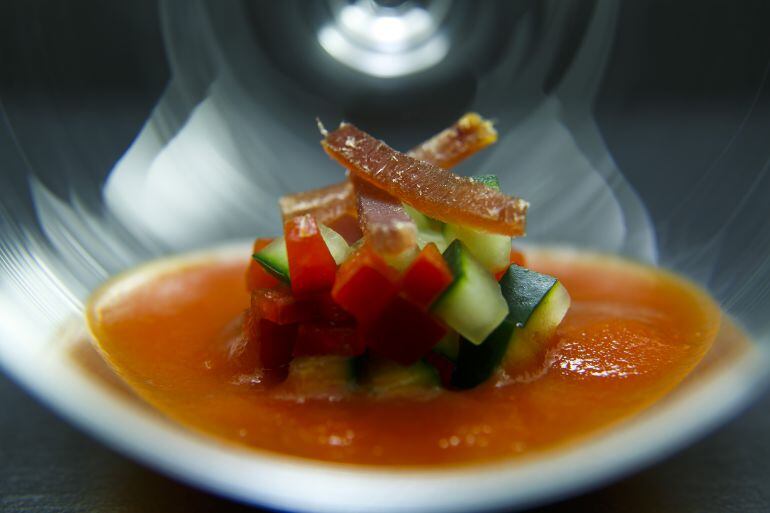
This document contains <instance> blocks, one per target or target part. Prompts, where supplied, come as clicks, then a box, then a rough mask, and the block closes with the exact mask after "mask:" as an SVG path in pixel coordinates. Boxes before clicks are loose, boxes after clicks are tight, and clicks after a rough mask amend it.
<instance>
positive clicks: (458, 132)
mask: <svg viewBox="0 0 770 513" xmlns="http://www.w3.org/2000/svg"><path fill="white" fill-rule="evenodd" d="M495 141H497V132H496V131H495V129H494V127H493V126H492V123H491V122H490V121H488V120H485V119H484V118H482V117H481V116H479V115H478V114H476V113H475V112H470V113H468V114H465V115H464V116H463V117H462V118H460V119H459V120H458V121H457V122H456V123H455V124H453V125H452V126H450V127H449V128H447V129H445V130H443V131H441V132H439V133H438V134H436V135H434V136H433V137H431V138H430V139H428V140H427V141H425V142H423V143H422V144H420V145H419V146H416V147H415V148H412V150H410V151H409V153H408V154H409V155H410V156H412V157H414V158H416V159H419V160H424V161H426V162H430V163H431V164H434V165H436V166H439V167H443V168H445V169H448V168H451V167H453V166H455V165H457V164H458V163H459V162H461V161H463V160H464V159H466V158H468V157H470V156H471V155H473V154H474V153H476V152H477V151H479V150H482V149H484V148H485V147H487V146H489V145H490V144H492V143H494V142H495ZM278 202H279V204H280V206H281V212H282V214H283V220H284V222H286V221H288V220H289V219H291V218H292V217H296V216H301V215H304V214H313V216H314V217H315V218H316V221H318V222H319V223H323V224H326V225H330V224H332V223H334V222H335V221H336V220H338V219H340V218H345V217H346V216H350V217H353V218H355V216H356V199H355V197H354V194H353V187H352V186H351V184H350V182H348V181H347V180H345V181H344V182H340V183H336V184H334V185H329V186H327V187H321V188H320V189H313V190H310V191H305V192H300V193H297V194H291V195H288V196H283V197H282V198H281V199H280V200H279V201H278ZM348 224H350V223H348ZM354 235H355V234H352V236H354ZM346 238H347V237H346ZM353 240H356V239H353Z"/></svg>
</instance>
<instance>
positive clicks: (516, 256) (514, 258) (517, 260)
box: [495, 248, 526, 281]
mask: <svg viewBox="0 0 770 513" xmlns="http://www.w3.org/2000/svg"><path fill="white" fill-rule="evenodd" d="M509 261H510V262H511V263H512V264H516V265H519V266H521V267H524V264H525V263H526V259H525V258H524V253H522V252H521V251H518V250H516V249H514V248H511V256H510V257H509ZM507 270H508V268H507V267H506V268H505V269H503V270H502V271H500V272H498V273H497V274H495V279H496V280H497V281H500V280H501V279H502V278H503V276H505V272H506V271H507Z"/></svg>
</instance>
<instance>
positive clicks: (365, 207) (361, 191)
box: [350, 176, 417, 255]
mask: <svg viewBox="0 0 770 513" xmlns="http://www.w3.org/2000/svg"><path fill="white" fill-rule="evenodd" d="M350 181H351V182H352V183H353V188H354V189H355V191H356V197H357V203H358V223H359V225H360V226H361V229H362V230H363V232H364V236H365V237H366V240H367V241H368V242H369V243H370V244H371V245H372V247H373V248H374V250H375V251H377V252H378V253H382V254H388V255H396V254H399V253H401V252H402V251H406V250H408V249H410V248H413V247H414V246H415V245H416V244H417V226H416V225H415V224H414V221H412V218H411V217H409V214H407V213H406V210H404V206H403V205H402V204H401V202H400V201H399V200H397V199H396V198H394V197H393V196H391V195H390V194H388V193H387V192H385V191H383V190H381V189H378V188H377V187H374V186H373V185H371V184H369V183H368V182H366V181H365V180H361V179H360V178H358V177H356V176H351V177H350Z"/></svg>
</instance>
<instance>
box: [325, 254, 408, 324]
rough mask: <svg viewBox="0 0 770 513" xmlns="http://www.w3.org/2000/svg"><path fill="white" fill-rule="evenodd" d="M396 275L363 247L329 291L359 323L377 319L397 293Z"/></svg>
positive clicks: (341, 272) (342, 269)
mask: <svg viewBox="0 0 770 513" xmlns="http://www.w3.org/2000/svg"><path fill="white" fill-rule="evenodd" d="M397 282H398V274H397V273H396V271H395V269H392V268H391V267H389V266H388V264H387V263H386V262H385V260H383V258H382V257H381V256H380V255H378V254H377V253H375V252H374V251H373V250H372V249H371V248H369V247H366V246H364V247H363V248H361V249H360V250H358V252H356V254H355V255H353V256H352V257H351V258H350V259H349V260H348V261H347V262H344V263H343V264H342V265H341V266H340V269H339V271H338V272H337V279H336V280H335V282H334V288H332V298H333V299H334V301H335V302H336V303H337V304H338V305H340V306H341V307H342V308H344V309H345V310H346V311H347V312H349V313H350V314H352V315H353V317H355V318H356V320H358V321H359V322H369V321H372V320H374V319H376V318H377V317H378V316H379V314H380V313H381V312H382V310H383V309H384V308H385V307H386V306H387V304H388V303H389V302H390V300H391V299H393V297H394V296H395V295H396V294H397V293H398V284H397Z"/></svg>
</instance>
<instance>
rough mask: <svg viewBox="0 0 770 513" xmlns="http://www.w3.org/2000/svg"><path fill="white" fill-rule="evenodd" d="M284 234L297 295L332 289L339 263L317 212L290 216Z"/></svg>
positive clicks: (292, 285) (292, 281)
mask: <svg viewBox="0 0 770 513" xmlns="http://www.w3.org/2000/svg"><path fill="white" fill-rule="evenodd" d="M284 235H285V237H286V253H287V254H288V257H289V274H290V275H291V290H292V292H293V293H294V295H296V296H308V295H311V294H315V293H317V292H324V291H328V290H329V289H331V288H332V285H333V284H334V277H335V275H336V273H337V264H336V262H335V261H334V258H333V257H332V254H331V252H330V251H329V248H328V247H327V246H326V242H324V239H323V237H322V236H321V232H320V231H319V230H318V224H317V223H316V222H315V219H314V218H313V216H312V215H310V214H306V215H303V216H298V217H294V218H292V219H290V220H289V221H287V222H286V225H285V226H284Z"/></svg>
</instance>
